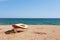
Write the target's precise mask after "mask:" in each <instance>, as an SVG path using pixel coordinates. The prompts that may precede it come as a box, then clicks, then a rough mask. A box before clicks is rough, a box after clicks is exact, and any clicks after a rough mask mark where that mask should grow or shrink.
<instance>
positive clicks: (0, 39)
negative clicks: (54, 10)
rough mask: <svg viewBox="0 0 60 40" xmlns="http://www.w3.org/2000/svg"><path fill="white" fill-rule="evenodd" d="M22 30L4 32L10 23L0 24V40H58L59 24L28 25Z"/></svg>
mask: <svg viewBox="0 0 60 40" xmlns="http://www.w3.org/2000/svg"><path fill="white" fill-rule="evenodd" d="M28 26H29V28H28V29H27V30H26V31H24V32H19V33H10V34H6V33H5V32H8V31H9V30H12V29H13V28H12V26H11V25H0V40H60V25H28Z"/></svg>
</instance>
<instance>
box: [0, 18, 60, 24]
mask: <svg viewBox="0 0 60 40" xmlns="http://www.w3.org/2000/svg"><path fill="white" fill-rule="evenodd" d="M18 23H25V24H29V25H60V18H0V25H12V24H18Z"/></svg>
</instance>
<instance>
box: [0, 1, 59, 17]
mask: <svg viewBox="0 0 60 40" xmlns="http://www.w3.org/2000/svg"><path fill="white" fill-rule="evenodd" d="M0 18H60V0H0Z"/></svg>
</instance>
